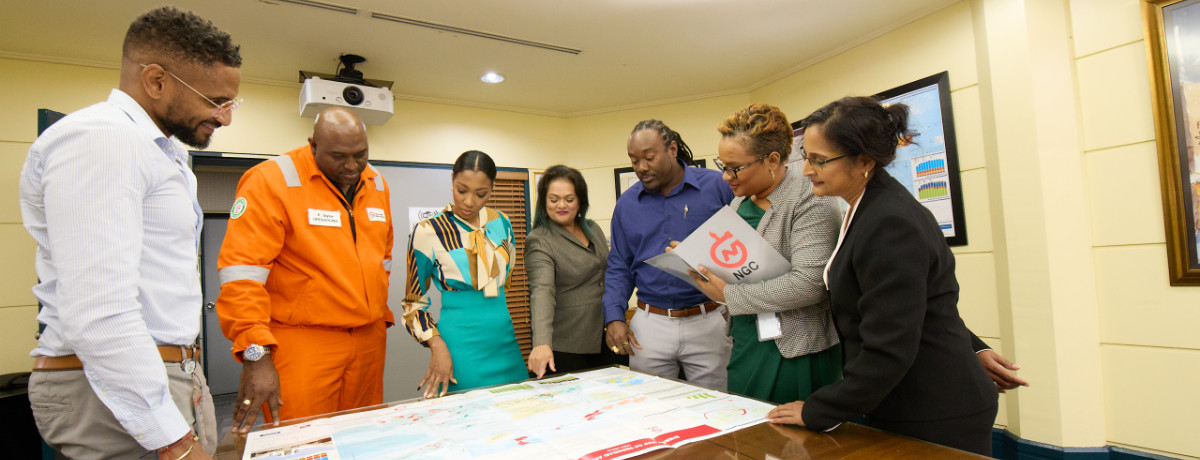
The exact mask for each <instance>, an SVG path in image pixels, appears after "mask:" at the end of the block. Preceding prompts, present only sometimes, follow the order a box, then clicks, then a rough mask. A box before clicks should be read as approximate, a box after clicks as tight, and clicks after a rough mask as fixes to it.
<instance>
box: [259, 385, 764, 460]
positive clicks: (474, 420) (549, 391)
mask: <svg viewBox="0 0 1200 460" xmlns="http://www.w3.org/2000/svg"><path fill="white" fill-rule="evenodd" d="M773 407H774V406H773V405H771V404H767V403H763V402H759V401H755V400H752V399H747V398H744V397H741V396H736V395H731V394H726V393H722V392H719V391H713V390H708V389H704V388H700V387H696V386H693V385H689V384H687V383H683V382H678V381H675V380H670V379H663V378H658V377H654V376H651V375H647V374H642V373H638V372H633V371H630V370H628V369H623V368H616V367H614V368H605V369H600V370H595V371H589V372H582V373H576V374H567V375H564V376H560V377H555V378H547V379H543V380H538V381H530V382H522V383H516V384H511V385H504V386H499V387H495V388H488V389H481V390H475V391H470V392H467V393H464V394H457V395H452V396H448V397H444V398H436V399H426V400H414V401H411V402H403V403H398V404H396V405H393V406H391V407H387V408H384V409H377V410H373V411H369V412H361V413H354V414H346V415H340V416H337V417H331V418H324V419H319V420H314V421H311V422H307V423H303V424H299V425H293V426H287V427H280V428H273V429H268V430H262V431H257V432H254V433H251V434H250V435H249V437H248V438H247V440H246V448H245V454H244V456H243V457H242V458H243V459H244V460H249V459H254V460H263V459H270V460H338V459H353V460H364V459H372V460H379V459H399V458H419V459H428V460H433V459H462V458H487V459H495V460H503V459H512V460H518V459H519V460H527V459H537V460H551V459H581V460H617V459H622V458H628V457H632V456H635V455H640V454H643V453H646V452H649V451H652V450H657V449H665V448H672V447H675V446H678V445H682V444H687V443H691V442H696V441H700V440H703V439H707V438H711V437H714V436H720V435H721V434H724V433H728V432H732V431H734V430H738V429H740V428H744V427H747V426H751V425H755V424H758V423H763V422H765V421H766V419H765V417H766V415H767V412H768V411H770V410H771V409H772V408H773Z"/></svg>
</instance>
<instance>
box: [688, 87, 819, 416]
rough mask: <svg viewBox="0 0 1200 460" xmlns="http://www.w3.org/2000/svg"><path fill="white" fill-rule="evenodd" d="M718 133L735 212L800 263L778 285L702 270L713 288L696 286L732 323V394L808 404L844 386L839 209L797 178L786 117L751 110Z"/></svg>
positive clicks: (761, 108)
mask: <svg viewBox="0 0 1200 460" xmlns="http://www.w3.org/2000/svg"><path fill="white" fill-rule="evenodd" d="M717 130H718V131H720V132H721V142H720V144H718V146H717V152H718V159H717V161H715V162H714V163H716V164H717V167H718V168H720V169H722V170H723V171H724V179H725V181H726V182H728V183H729V187H730V188H731V189H732V190H733V194H734V195H735V196H736V198H734V199H733V202H732V203H730V205H729V206H731V207H733V208H734V209H735V210H737V213H738V215H740V216H741V217H742V218H743V219H745V220H746V222H747V223H749V224H750V226H751V227H753V228H755V229H757V230H758V233H759V234H760V235H762V237H763V239H765V240H767V242H768V243H770V244H771V246H772V247H774V248H775V250H776V251H779V253H780V254H782V255H783V257H784V258H785V259H787V260H788V261H789V262H790V263H791V270H789V271H788V272H787V273H784V274H783V275H781V276H779V277H776V278H773V279H769V280H766V281H762V282H758V283H743V284H726V283H725V282H724V281H722V280H721V279H720V278H718V277H716V276H710V275H711V274H710V273H708V271H707V270H706V269H704V268H703V267H701V269H700V273H701V274H704V275H706V276H707V277H708V280H709V281H704V280H702V279H700V278H696V281H697V283H698V284H699V285H700V288H701V290H702V291H703V292H704V293H705V294H706V295H708V297H709V298H711V299H713V300H715V301H718V302H724V303H725V308H726V310H727V311H728V312H729V314H730V315H731V319H730V335H731V336H732V337H733V351H732V354H731V356H730V359H729V366H728V371H729V384H728V385H729V386H728V389H729V391H731V392H733V393H739V394H743V395H747V396H751V397H754V398H758V399H762V400H767V401H771V402H775V403H778V404H784V403H788V402H791V401H795V400H801V399H804V398H807V397H808V395H809V394H811V393H812V392H813V391H815V390H816V389H817V388H820V387H822V386H824V385H828V384H830V383H833V382H835V381H837V380H839V379H841V376H842V366H841V362H842V353H841V346H840V345H839V342H838V335H837V330H836V329H835V328H834V325H833V317H832V315H831V313H830V307H829V296H828V294H827V293H826V291H825V285H824V283H823V282H822V273H823V272H824V269H825V262H826V261H828V260H829V254H830V253H831V252H832V251H833V247H834V244H835V243H837V235H838V226H839V225H840V223H841V217H840V214H839V212H838V209H837V205H836V203H835V202H834V201H833V200H832V199H829V198H822V197H817V196H814V195H813V194H812V184H811V183H810V182H809V181H808V180H807V179H805V178H803V177H802V176H800V175H799V171H789V170H788V166H787V160H788V156H789V155H790V154H791V150H792V128H791V125H790V124H788V121H787V116H786V115H784V114H783V112H781V111H780V110H779V109H778V108H776V107H772V106H769V105H766V104H754V105H751V106H749V107H746V108H745V109H742V110H739V111H737V112H734V114H733V115H730V116H729V118H728V119H726V120H725V121H724V122H723V123H721V124H720V125H719V126H718V127H717ZM772 324H774V325H777V327H773V328H772V327H764V328H763V330H760V325H763V326H770V325H772ZM771 329H781V330H782V334H781V335H778V336H775V335H774V334H771V333H770V330H771Z"/></svg>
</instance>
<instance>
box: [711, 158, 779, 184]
mask: <svg viewBox="0 0 1200 460" xmlns="http://www.w3.org/2000/svg"><path fill="white" fill-rule="evenodd" d="M766 159H767V157H759V158H758V159H757V160H754V161H751V162H749V163H746V164H744V165H741V166H738V167H736V168H726V167H725V163H721V160H720V159H717V158H713V164H715V165H717V169H718V170H720V171H721V172H722V173H729V176H730V177H731V178H733V179H735V180H736V179H737V175H738V173H739V172H741V171H742V170H743V169H746V168H749V167H750V165H753V164H754V163H758V162H760V161H763V160H766Z"/></svg>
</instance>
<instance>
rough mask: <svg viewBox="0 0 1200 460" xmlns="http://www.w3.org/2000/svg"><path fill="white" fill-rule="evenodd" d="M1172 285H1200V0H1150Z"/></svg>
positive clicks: (1145, 9) (1150, 52)
mask: <svg viewBox="0 0 1200 460" xmlns="http://www.w3.org/2000/svg"><path fill="white" fill-rule="evenodd" d="M1142 17H1143V19H1144V20H1145V30H1146V54H1147V57H1148V59H1147V61H1148V62H1149V64H1150V86H1151V91H1152V94H1153V101H1154V130H1155V138H1156V140H1157V144H1158V169H1159V179H1160V182H1161V184H1162V195H1163V216H1164V224H1165V225H1164V227H1166V234H1167V235H1166V237H1167V266H1168V272H1169V279H1170V281H1171V285H1172V286H1197V285H1200V254H1198V253H1197V246H1198V244H1200V241H1198V238H1200V235H1198V232H1197V228H1200V211H1198V209H1200V170H1198V169H1197V159H1196V155H1197V154H1200V0H1144V2H1143V3H1142Z"/></svg>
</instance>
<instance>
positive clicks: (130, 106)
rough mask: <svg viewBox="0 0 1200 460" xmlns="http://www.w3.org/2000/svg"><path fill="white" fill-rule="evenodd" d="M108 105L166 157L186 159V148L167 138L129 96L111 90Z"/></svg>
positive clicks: (144, 110) (171, 138)
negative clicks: (127, 120) (123, 114)
mask: <svg viewBox="0 0 1200 460" xmlns="http://www.w3.org/2000/svg"><path fill="white" fill-rule="evenodd" d="M108 103H109V104H112V105H113V106H114V107H116V108H118V109H121V111H122V112H125V115H126V116H128V117H129V120H130V121H132V122H133V125H134V126H136V127H137V129H138V131H141V132H142V133H143V134H145V135H146V137H148V138H150V139H152V140H153V141H154V143H155V144H158V146H159V148H161V149H162V150H163V151H164V152H166V154H167V155H168V156H182V157H184V160H186V157H187V151H188V150H187V147H185V146H184V145H183V144H182V143H180V142H179V141H178V140H176V139H175V138H174V137H167V136H166V135H165V134H163V132H162V130H160V129H158V125H157V124H155V123H154V120H153V119H151V118H150V114H149V113H147V112H146V109H145V108H143V107H142V105H141V104H138V103H137V101H135V100H133V97H131V96H130V95H129V94H127V93H126V92H124V91H121V90H119V89H113V90H112V92H111V93H109V94H108Z"/></svg>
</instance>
